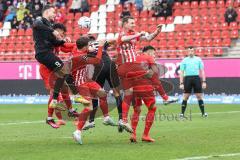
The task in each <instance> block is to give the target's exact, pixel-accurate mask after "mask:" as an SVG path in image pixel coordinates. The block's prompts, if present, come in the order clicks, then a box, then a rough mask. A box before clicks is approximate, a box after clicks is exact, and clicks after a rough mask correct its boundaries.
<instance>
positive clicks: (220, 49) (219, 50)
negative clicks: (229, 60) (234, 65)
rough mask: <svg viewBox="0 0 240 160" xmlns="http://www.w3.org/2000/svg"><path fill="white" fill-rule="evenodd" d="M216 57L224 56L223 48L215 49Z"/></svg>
mask: <svg viewBox="0 0 240 160" xmlns="http://www.w3.org/2000/svg"><path fill="white" fill-rule="evenodd" d="M214 55H215V56H222V55H223V50H222V48H215V49H214Z"/></svg>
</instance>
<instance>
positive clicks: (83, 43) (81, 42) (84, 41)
mask: <svg viewBox="0 0 240 160" xmlns="http://www.w3.org/2000/svg"><path fill="white" fill-rule="evenodd" d="M89 42H90V38H89V37H88V36H82V37H80V38H78V40H77V41H76V44H77V48H78V49H79V50H82V51H88V43H89Z"/></svg>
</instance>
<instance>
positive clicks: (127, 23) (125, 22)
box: [122, 16, 136, 31]
mask: <svg viewBox="0 0 240 160" xmlns="http://www.w3.org/2000/svg"><path fill="white" fill-rule="evenodd" d="M122 26H123V28H124V29H127V30H131V31H133V30H134V28H135V26H136V25H135V20H134V18H133V17H131V16H126V17H124V18H123V19H122Z"/></svg>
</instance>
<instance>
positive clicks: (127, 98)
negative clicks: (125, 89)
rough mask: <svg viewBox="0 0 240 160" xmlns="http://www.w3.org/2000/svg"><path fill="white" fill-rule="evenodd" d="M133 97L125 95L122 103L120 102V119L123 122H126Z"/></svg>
mask: <svg viewBox="0 0 240 160" xmlns="http://www.w3.org/2000/svg"><path fill="white" fill-rule="evenodd" d="M132 98H133V95H125V96H124V99H123V102H122V117H123V121H124V122H127V121H128V111H129V108H130V104H131V102H132Z"/></svg>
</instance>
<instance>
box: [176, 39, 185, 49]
mask: <svg viewBox="0 0 240 160" xmlns="http://www.w3.org/2000/svg"><path fill="white" fill-rule="evenodd" d="M176 44H177V45H176V46H177V49H184V47H185V41H184V39H179V40H178V41H177V42H176Z"/></svg>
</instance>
